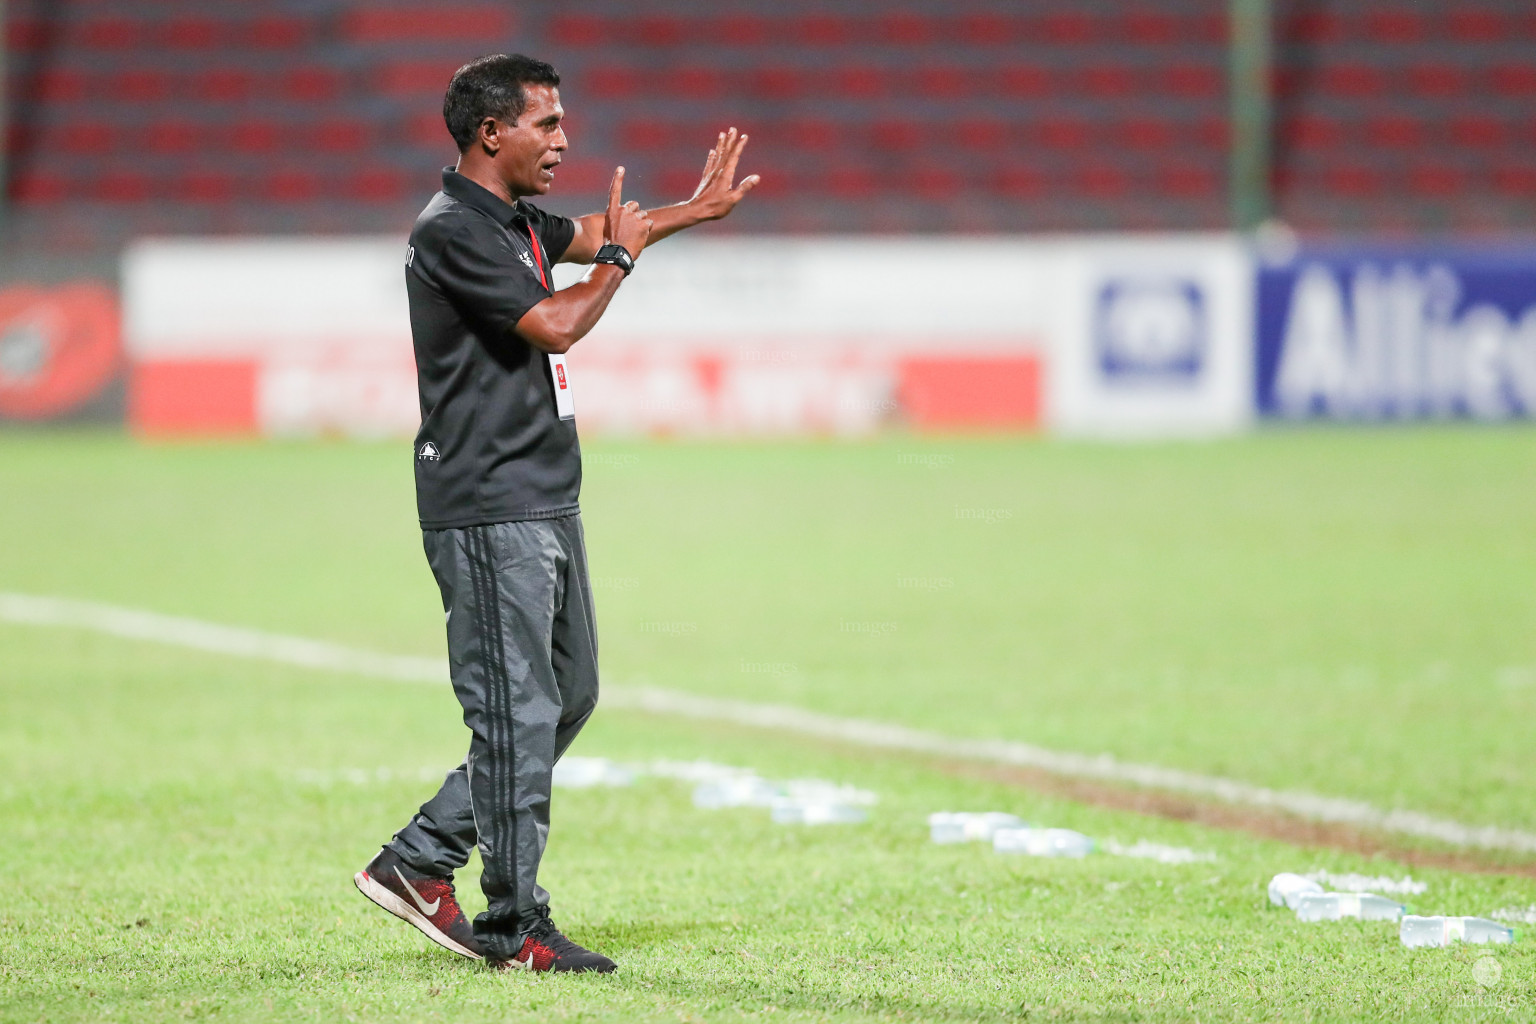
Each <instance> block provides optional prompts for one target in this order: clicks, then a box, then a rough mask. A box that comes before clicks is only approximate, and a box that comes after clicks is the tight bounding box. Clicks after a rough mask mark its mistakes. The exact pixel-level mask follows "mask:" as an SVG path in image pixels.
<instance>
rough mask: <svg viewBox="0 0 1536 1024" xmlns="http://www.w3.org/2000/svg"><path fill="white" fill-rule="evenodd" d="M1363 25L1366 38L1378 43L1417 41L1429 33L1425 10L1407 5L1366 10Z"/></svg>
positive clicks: (1362, 20)
mask: <svg viewBox="0 0 1536 1024" xmlns="http://www.w3.org/2000/svg"><path fill="white" fill-rule="evenodd" d="M1361 25H1362V27H1363V28H1364V33H1363V34H1364V36H1365V38H1366V39H1369V40H1371V41H1373V42H1377V43H1389V44H1399V43H1416V42H1419V41H1420V40H1422V39H1424V38H1426V37H1427V36H1428V35H1429V24H1428V21H1427V19H1426V18H1425V17H1424V14H1423V12H1422V11H1417V10H1414V9H1412V8H1410V7H1406V6H1405V7H1402V8H1385V7H1384V8H1381V9H1378V10H1374V11H1366V12H1365V14H1364V15H1363V17H1362V19H1361Z"/></svg>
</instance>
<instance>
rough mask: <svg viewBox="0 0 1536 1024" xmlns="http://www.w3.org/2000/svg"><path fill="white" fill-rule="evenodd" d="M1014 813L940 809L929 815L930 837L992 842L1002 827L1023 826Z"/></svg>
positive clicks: (935, 840)
mask: <svg viewBox="0 0 1536 1024" xmlns="http://www.w3.org/2000/svg"><path fill="white" fill-rule="evenodd" d="M1023 827H1024V823H1023V822H1022V821H1020V820H1019V819H1018V818H1017V817H1015V816H1014V815H1012V814H1003V813H1002V812H1000V811H985V812H976V811H939V812H937V813H934V814H930V815H928V837H929V838H930V839H932V840H933V841H934V842H936V843H966V842H971V841H977V842H983V843H990V842H991V841H992V837H993V836H994V835H996V834H997V830H998V829H1000V828H1023Z"/></svg>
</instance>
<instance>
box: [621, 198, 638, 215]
mask: <svg viewBox="0 0 1536 1024" xmlns="http://www.w3.org/2000/svg"><path fill="white" fill-rule="evenodd" d="M624 209H626V210H631V211H634V212H638V211H639V209H640V201H639V200H638V199H631V200H630V201H629V202H627V203H625V204H624Z"/></svg>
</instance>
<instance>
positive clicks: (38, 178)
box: [7, 171, 71, 206]
mask: <svg viewBox="0 0 1536 1024" xmlns="http://www.w3.org/2000/svg"><path fill="white" fill-rule="evenodd" d="M70 192H71V189H70V184H69V182H68V181H66V180H65V179H63V178H61V177H59V176H57V175H53V174H48V173H40V172H37V171H24V172H22V173H21V174H18V175H16V176H15V177H13V178H12V179H11V181H10V183H9V187H8V189H7V193H8V194H9V195H10V198H11V200H12V201H13V202H17V203H25V204H28V205H37V206H49V205H52V204H54V203H62V202H64V201H65V200H67V199H69V198H70Z"/></svg>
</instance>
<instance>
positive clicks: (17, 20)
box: [5, 14, 50, 54]
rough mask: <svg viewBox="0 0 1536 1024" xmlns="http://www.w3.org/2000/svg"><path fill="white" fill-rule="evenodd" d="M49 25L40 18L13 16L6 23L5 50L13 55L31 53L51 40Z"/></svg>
mask: <svg viewBox="0 0 1536 1024" xmlns="http://www.w3.org/2000/svg"><path fill="white" fill-rule="evenodd" d="M49 35H50V33H49V32H48V25H47V23H46V22H44V21H42V20H41V19H38V18H29V17H26V16H24V15H23V16H18V15H14V14H13V15H11V16H10V17H9V18H7V20H6V23H5V48H6V50H7V52H9V53H11V54H24V53H31V52H32V51H33V50H37V49H40V48H41V47H42V46H43V44H44V43H46V42H47V41H48V39H49Z"/></svg>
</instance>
